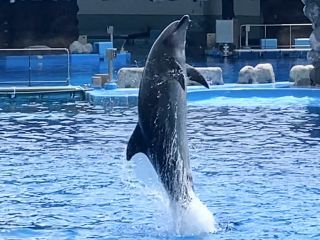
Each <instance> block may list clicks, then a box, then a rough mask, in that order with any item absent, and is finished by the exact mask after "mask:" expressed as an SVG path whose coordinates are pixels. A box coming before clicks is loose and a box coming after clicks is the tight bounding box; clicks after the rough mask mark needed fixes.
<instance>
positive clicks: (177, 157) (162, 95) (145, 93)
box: [127, 15, 209, 208]
mask: <svg viewBox="0 0 320 240" xmlns="http://www.w3.org/2000/svg"><path fill="white" fill-rule="evenodd" d="M189 22H190V18H189V16H188V15H185V16H183V17H182V18H181V19H180V20H179V21H174V22H172V23H171V24H170V25H169V26H167V27H166V28H165V29H164V30H163V31H162V33H161V34H160V36H159V37H158V38H157V40H156V41H155V43H154V44H153V46H152V48H151V50H150V53H149V55H148V58H147V62H146V66H145V68H144V72H143V77H142V80H141V83H140V89H139V98H138V115H139V119H138V124H137V126H136V128H135V130H134V132H133V134H132V136H131V138H130V140H129V143H128V146H127V160H130V159H131V158H132V157H133V155H135V154H136V153H139V152H142V153H144V154H145V155H146V156H147V157H148V158H149V160H150V161H151V163H152V165H153V167H154V169H155V171H156V172H157V174H158V176H159V178H160V180H161V183H162V184H163V186H164V188H165V190H166V192H167V193H168V196H169V199H170V200H171V202H173V203H175V204H179V205H180V206H181V207H183V208H187V207H188V204H189V203H190V202H191V201H192V198H193V197H194V196H195V195H194V192H193V182H192V174H191V168H190V161H189V149H188V140H187V131H186V115H187V94H186V80H187V79H186V78H187V76H188V77H189V78H190V80H193V81H197V82H199V83H201V84H202V85H204V86H205V87H209V85H208V83H207V82H206V80H205V79H204V78H203V76H202V75H201V74H200V73H199V72H198V71H197V70H196V69H195V68H193V67H191V66H190V65H187V64H186V57H185V44H186V32H187V29H188V26H189Z"/></svg>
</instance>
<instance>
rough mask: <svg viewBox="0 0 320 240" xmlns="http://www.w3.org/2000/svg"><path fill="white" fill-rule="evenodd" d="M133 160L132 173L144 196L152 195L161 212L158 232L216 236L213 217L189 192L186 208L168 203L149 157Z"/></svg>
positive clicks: (142, 156)
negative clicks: (189, 199) (139, 183)
mask: <svg viewBox="0 0 320 240" xmlns="http://www.w3.org/2000/svg"><path fill="white" fill-rule="evenodd" d="M134 158H135V159H134V160H133V162H134V172H135V174H136V177H137V178H138V179H139V180H140V182H141V184H142V185H144V188H143V192H144V194H145V195H150V194H151V195H153V197H154V204H157V205H159V206H158V207H157V208H158V209H161V211H162V213H161V214H159V215H158V216H157V219H156V221H157V222H158V230H160V231H162V232H168V233H169V234H170V235H171V234H174V235H178V236H198V235H202V234H206V233H216V232H217V231H218V230H219V229H218V224H217V222H216V221H215V218H214V216H213V214H212V213H211V212H210V210H209V209H208V208H207V206H206V205H205V204H203V203H202V202H201V200H200V199H199V198H198V197H197V196H196V194H195V193H194V192H193V191H192V190H191V193H190V196H191V199H192V200H191V202H190V203H188V205H187V206H182V205H181V204H179V203H176V202H170V200H169V198H168V195H167V194H166V192H165V190H164V188H163V186H162V184H161V182H160V180H159V178H158V175H157V173H156V172H155V170H154V168H153V166H152V164H151V163H150V161H149V160H148V158H147V157H145V156H144V155H143V154H141V155H140V154H139V155H136V157H134ZM168 216H169V219H168ZM170 217H171V219H170ZM160 225H162V226H160Z"/></svg>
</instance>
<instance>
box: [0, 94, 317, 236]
mask: <svg viewBox="0 0 320 240" xmlns="http://www.w3.org/2000/svg"><path fill="white" fill-rule="evenodd" d="M225 100H226V102H228V101H229V103H230V101H231V100H230V99H225ZM247 100H248V99H247ZM212 101H215V99H212ZM233 101H237V99H233ZM218 102H219V101H218ZM0 108H1V110H0V121H1V125H0V132H1V134H0V159H1V161H0V186H1V187H0V229H1V231H0V238H5V239H6V238H7V239H21V238H25V239H36V238H38V239H78V238H79V239H86V238H92V239H176V237H175V236H174V234H173V233H172V232H170V219H169V217H168V215H167V214H168V212H167V209H166V207H165V203H164V201H163V199H162V198H163V196H162V193H161V191H158V190H157V189H154V188H153V186H147V185H146V184H142V183H140V182H139V178H137V177H136V176H135V174H134V168H135V167H134V164H133V163H131V162H129V163H128V162H126V160H125V148H126V144H127V141H128V139H129V136H130V135H131V132H132V130H133V129H134V126H135V124H136V120H137V109H136V108H112V109H111V108H108V109H104V108H101V107H93V106H90V105H88V104H87V103H81V102H77V103H65V104H60V103H50V104H40V103H28V104H24V105H21V104H20V105H19V104H16V105H14V104H1V105H0ZM319 118H320V110H319V108H316V107H308V105H305V104H300V105H299V104H298V105H295V104H290V105H289V106H287V105H285V104H284V105H282V106H280V105H279V106H278V105H272V104H263V103H261V104H256V105H253V106H252V107H248V106H245V105H241V104H240V105H239V104H238V105H237V104H233V105H232V104H227V105H225V104H223V101H220V104H211V105H210V104H208V103H200V104H197V105H190V106H189V114H188V134H189V139H190V141H189V147H190V154H191V165H192V169H193V175H194V180H195V190H196V192H197V194H199V195H200V198H201V200H202V201H203V202H205V203H206V204H207V205H208V207H209V209H210V210H211V211H212V212H214V213H215V215H216V218H217V219H218V221H219V222H220V224H221V226H222V228H223V229H225V231H221V232H219V233H218V234H215V235H208V236H202V237H201V239H275V238H278V239H312V238H315V239H317V238H318V237H319V235H318V234H319V224H318V222H319V216H320V206H319V204H318V203H319V201H320V199H319V196H320V188H319V186H320V180H319V174H320V162H319V159H320V154H319V152H320V145H319V141H320V120H319ZM145 171H148V169H146V170H145ZM179 239H184V238H179ZM188 239H190V238H188Z"/></svg>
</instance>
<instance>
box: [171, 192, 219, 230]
mask: <svg viewBox="0 0 320 240" xmlns="http://www.w3.org/2000/svg"><path fill="white" fill-rule="evenodd" d="M171 210H172V214H173V219H174V222H175V231H176V233H177V234H178V235H181V236H194V235H200V234H203V233H215V232H217V231H218V224H217V222H216V221H215V219H214V216H213V215H212V213H211V212H210V211H209V209H208V208H207V206H205V205H204V204H203V203H202V202H201V201H200V199H199V198H198V197H197V196H196V195H195V194H194V193H192V200H191V202H190V203H188V205H187V206H181V205H179V204H178V203H173V204H171Z"/></svg>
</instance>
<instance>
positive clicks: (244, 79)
mask: <svg viewBox="0 0 320 240" xmlns="http://www.w3.org/2000/svg"><path fill="white" fill-rule="evenodd" d="M238 83H240V84H251V83H257V75H256V71H255V68H254V67H252V66H244V67H243V68H241V70H240V72H239V78H238Z"/></svg>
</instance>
